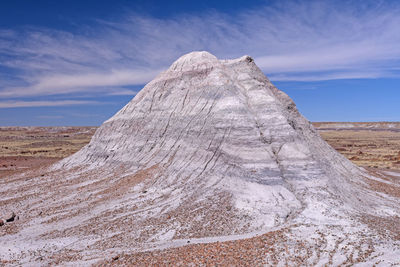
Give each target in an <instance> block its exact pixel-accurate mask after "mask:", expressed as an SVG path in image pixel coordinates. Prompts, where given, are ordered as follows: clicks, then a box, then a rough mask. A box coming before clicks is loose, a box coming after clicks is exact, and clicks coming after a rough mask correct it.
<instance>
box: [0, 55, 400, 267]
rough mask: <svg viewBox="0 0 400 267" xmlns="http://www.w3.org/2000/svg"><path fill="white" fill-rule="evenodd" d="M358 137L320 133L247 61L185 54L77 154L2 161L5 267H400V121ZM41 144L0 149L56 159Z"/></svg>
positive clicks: (368, 127)
mask: <svg viewBox="0 0 400 267" xmlns="http://www.w3.org/2000/svg"><path fill="white" fill-rule="evenodd" d="M360 125H361V124H359V123H355V124H353V125H350V124H341V123H336V124H335V123H333V124H332V123H319V124H316V127H317V128H319V132H318V131H317V130H316V129H315V128H314V127H313V126H312V124H311V123H310V122H308V121H307V120H306V119H305V118H304V117H303V116H302V115H301V114H300V113H299V112H298V111H297V108H296V106H295V104H294V103H293V101H292V100H291V99H290V98H289V97H288V96H287V95H286V94H284V93H283V92H282V91H280V90H278V89H277V88H275V87H274V86H273V84H272V83H271V82H270V81H269V80H268V78H267V77H265V75H264V74H263V73H262V72H261V71H260V70H259V68H258V67H257V66H256V64H255V63H254V61H253V59H252V58H250V57H248V56H243V57H241V58H238V59H233V60H219V59H217V58H216V57H215V56H213V55H211V54H209V53H207V52H193V53H190V54H187V55H184V56H182V57H181V58H179V59H178V60H177V61H175V62H174V63H173V64H172V65H171V67H170V68H169V69H168V70H166V71H164V72H162V73H161V74H159V75H158V76H157V77H156V78H155V79H154V80H153V81H151V82H150V83H149V84H147V85H146V86H145V87H144V88H143V89H142V90H141V91H140V92H139V93H138V94H137V95H136V96H135V97H134V98H133V99H132V100H131V101H130V102H129V103H128V104H127V105H126V106H125V107H124V108H122V109H121V110H120V111H119V112H118V113H117V114H115V115H114V116H113V117H112V118H110V119H109V120H107V121H106V122H104V124H103V125H101V126H100V127H99V128H98V129H97V130H96V131H95V133H94V135H93V137H92V138H91V140H90V142H89V143H88V144H87V145H85V146H83V145H84V143H85V142H84V141H83V139H85V138H88V136H90V131H91V130H90V129H86V130H84V131H82V130H78V131H77V133H78V134H77V135H76V136H77V137H76V138H78V139H79V138H82V139H81V140H80V141H76V142H75V141H73V140H75V139H71V140H69V141H68V142H69V143H71V144H68V145H67V147H68V146H69V149H71V148H72V147H74V148H73V149H75V150H78V149H79V147H81V146H83V147H82V148H81V149H80V150H78V151H77V152H76V153H75V154H72V155H70V156H68V157H66V158H63V159H62V160H60V161H57V162H56V163H54V164H50V163H52V162H50V161H48V162H47V165H46V164H44V166H39V167H37V168H34V167H33V165H34V164H33V163H32V168H28V169H27V170H25V171H23V168H21V167H29V166H27V165H26V166H23V165H16V163H11V162H12V161H10V160H8V161H7V162H5V163H4V164H2V165H4V166H3V168H4V170H3V172H6V174H5V175H2V178H1V180H0V196H1V197H0V206H1V211H2V213H3V214H4V215H1V216H3V217H4V219H6V221H7V222H5V223H4V225H2V226H1V228H0V255H1V261H2V264H4V265H66V264H72V265H91V264H94V265H101V266H107V265H111V266H112V265H116V266H119V265H128V264H129V265H137V266H151V265H152V266H171V265H172V266H179V265H180V266H187V265H190V264H192V265H210V266H213V265H234V266H235V265H236V266H259V265H263V264H264V265H268V266H326V265H328V266H353V265H359V266H372V265H376V266H398V265H400V258H399V255H400V229H399V215H400V208H399V207H400V199H399V197H400V194H399V188H400V180H399V179H400V175H399V172H398V171H397V168H398V163H397V161H398V158H397V153H398V151H396V149H397V147H398V140H399V139H398V131H397V130H396V129H397V127H398V125H397V124H393V125H389V124H385V125H384V126H383V124H382V125H379V126H377V127H375V125H374V124H362V126H360ZM363 127H364V128H365V129H361V128H363ZM385 127H386V128H385ZM383 128H385V130H382V129H383ZM349 129H350V130H349ZM2 130H4V131H8V130H9V129H4V128H3V129H2ZM26 131H30V130H29V129H26ZM37 131H39V132H40V131H41V129H37ZM44 131H46V130H44ZM71 131H72V132H73V131H74V130H71ZM352 132H353V133H354V134H353V135H352V134H351V133H352ZM388 132H390V133H391V134H387V133H388ZM320 133H321V135H322V136H324V137H325V139H326V140H328V141H329V142H330V143H331V144H332V145H333V146H334V147H335V148H336V149H337V150H339V151H340V152H341V153H343V154H344V155H345V156H347V157H349V158H352V160H353V161H354V162H356V163H357V164H359V166H365V168H363V167H359V166H357V165H355V164H353V163H352V162H351V161H349V160H348V159H347V158H346V157H344V156H343V155H342V154H340V153H338V152H337V151H336V150H334V149H333V148H332V147H331V146H329V145H328V144H327V143H326V142H325V141H324V140H323V139H322V138H321V136H320ZM333 133H336V136H335V135H334V134H333ZM371 133H373V134H374V135H373V136H372V137H370V134H371ZM5 135H6V136H8V135H7V134H5ZM15 135H17V136H18V133H15ZM56 135H57V136H58V137H57V138H61V139H62V138H70V135H69V134H65V135H64V134H63V135H62V136H61V135H60V134H56ZM66 136H68V137H66ZM79 136H80V137H79ZM74 138H75V137H74ZM16 139H18V138H16ZM86 140H87V139H86ZM63 141H67V140H63ZM40 142H41V141H39V144H40ZM376 142H379V144H376V146H375V147H374V146H371V144H375V143H376ZM34 143H35V142H32V140H31V141H29V144H27V143H25V145H22V146H21V145H18V144H16V145H14V146H12V145H11V144H10V143H8V144H7V145H5V146H6V147H7V148H4V149H3V148H2V149H3V150H2V151H4V150H9V148H8V147H12V149H13V150H14V152H15V153H22V151H25V150H26V151H30V152H29V153H31V154H32V157H31V159H32V160H33V158H34V157H35V156H39V155H40V153H44V154H46V153H48V154H47V156H43V157H45V158H51V157H52V156H54V155H55V153H53V152H52V151H53V149H51V148H46V149H42V148H41V149H38V150H35V149H33V148H32V147H34V146H35V145H34ZM55 144H56V143H54V145H55ZM58 144H59V147H57V148H56V149H58V150H57V151H64V152H65V153H66V154H68V153H71V152H72V150H69V149H67V150H68V151H69V152H66V151H65V147H64V150H63V148H62V147H63V146H64V145H65V144H66V143H58ZM72 144H73V145H72ZM21 148H23V149H25V150H21ZM56 149H54V150H56ZM17 151H19V152H17ZM35 151H36V154H34V152H35ZM39 151H40V152H39ZM45 151H47V152H45ZM49 151H50V152H49ZM360 152H361V153H360ZM364 153H365V154H364ZM373 153H377V154H376V155H374V154H373ZM23 154H27V153H23ZM66 154H65V155H66ZM7 156H8V157H9V156H11V155H7ZM356 157H358V158H356ZM385 159H387V160H385ZM24 160H25V158H24ZM55 160H56V159H55V158H54V161H55ZM16 161H19V160H16ZM26 161H30V159H28V158H26ZM11 165H14V166H11ZM39 165H40V164H39ZM375 166H376V167H375ZM7 172H8V173H7Z"/></svg>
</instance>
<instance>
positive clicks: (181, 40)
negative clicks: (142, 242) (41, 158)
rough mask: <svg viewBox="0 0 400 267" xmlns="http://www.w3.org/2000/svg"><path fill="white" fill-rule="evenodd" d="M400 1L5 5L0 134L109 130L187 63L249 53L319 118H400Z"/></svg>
mask: <svg viewBox="0 0 400 267" xmlns="http://www.w3.org/2000/svg"><path fill="white" fill-rule="evenodd" d="M398 14H400V2H398V1H232V0H231V1H207V0H206V1H183V0H181V1H152V0H146V1H126V0H115V1H101V0H97V1H95V0H86V1H66V0H58V1H44V0H36V1H29V0H24V1H23V0H13V1H11V0H9V1H1V2H0V125H44V126H45V125H100V124H101V123H102V122H103V121H104V120H106V119H107V118H109V117H110V116H112V115H113V114H114V113H115V112H117V111H118V110H119V109H120V108H122V107H123V106H124V105H125V104H126V103H127V102H128V101H129V100H130V99H131V98H132V97H133V96H134V95H135V94H136V92H138V91H139V90H140V89H141V88H142V87H143V86H144V84H146V83H147V82H148V81H150V80H151V79H152V78H153V77H155V76H156V75H157V73H159V72H160V71H162V70H164V69H166V68H167V67H168V66H169V65H170V64H171V63H172V62H173V61H174V60H176V59H177V58H178V57H179V56H181V55H183V54H185V53H188V52H190V51H194V50H206V51H209V52H211V53H213V54H214V55H216V56H217V57H218V58H236V57H240V56H242V55H245V54H248V55H250V56H252V57H253V58H254V59H255V62H256V63H257V65H258V66H259V67H260V68H261V69H262V70H263V72H264V73H265V74H266V75H267V76H268V77H269V78H270V80H271V81H272V82H273V83H274V84H275V85H276V86H277V87H278V88H279V89H281V90H283V91H285V92H286V93H287V94H289V96H291V97H292V98H293V100H294V101H295V102H296V104H297V106H298V108H299V109H300V111H301V112H302V113H303V114H304V115H305V116H306V117H307V118H308V119H309V120H312V121H400V108H399V106H400V105H399V103H400V91H399V88H400V45H399V44H400V26H399V25H400V16H399V15H398Z"/></svg>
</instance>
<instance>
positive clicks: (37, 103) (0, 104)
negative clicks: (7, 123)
mask: <svg viewBox="0 0 400 267" xmlns="http://www.w3.org/2000/svg"><path fill="white" fill-rule="evenodd" d="M94 104H101V103H100V102H97V101H79V100H58V101H2V102H0V108H21V107H58V106H71V105H94Z"/></svg>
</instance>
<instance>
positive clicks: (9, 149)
mask: <svg viewBox="0 0 400 267" xmlns="http://www.w3.org/2000/svg"><path fill="white" fill-rule="evenodd" d="M314 126H315V127H316V128H317V129H318V130H319V132H320V134H321V136H322V137H323V138H324V139H325V140H326V141H327V142H328V143H329V144H330V145H331V146H333V147H334V148H335V149H336V150H337V151H339V152H340V153H342V154H343V155H345V156H346V157H347V158H349V159H350V160H351V161H352V162H354V163H355V164H357V165H359V166H362V167H365V168H366V169H368V170H369V171H370V172H374V173H375V175H379V173H382V171H388V170H390V171H393V173H398V171H399V170H400V123H325V122H324V123H314ZM95 130H96V127H0V178H2V177H6V176H7V175H10V174H15V173H18V172H23V171H26V170H28V169H33V168H38V167H41V166H43V165H49V164H51V163H54V162H56V161H57V160H59V159H61V158H64V157H66V156H68V155H71V154H73V153H74V152H76V151H78V150H79V149H80V148H81V147H83V146H84V145H85V144H87V143H88V142H89V141H90V138H91V136H92V135H93V134H94V132H95ZM387 177H389V176H387ZM390 177H392V176H390ZM392 178H393V179H397V176H393V177H392ZM396 181H397V180H396ZM382 185H383V184H382V183H378V182H375V184H371V186H372V187H374V189H376V190H377V191H379V192H384V193H387V194H389V195H394V196H398V195H400V192H398V191H396V192H393V190H392V189H394V188H392V187H390V188H389V187H388V186H382ZM368 218H369V219H368V220H370V217H368ZM366 220H367V219H366ZM377 222H379V223H377ZM366 223H367V224H368V225H371V227H372V226H375V227H377V228H385V229H388V230H390V232H391V233H392V234H393V235H395V237H394V238H395V239H398V235H399V234H400V229H399V227H398V225H397V223H396V222H392V221H384V220H375V221H374V222H368V221H366ZM282 231H284V230H279V231H276V232H271V233H267V234H263V235H260V236H257V237H254V238H250V239H243V240H240V241H237V242H233V241H225V242H216V243H209V244H193V245H187V246H183V247H177V248H169V249H165V250H155V251H148V252H141V253H136V254H130V255H124V254H120V255H110V258H109V259H106V260H105V261H104V262H102V263H100V265H116V266H117V265H121V264H133V265H135V264H138V263H139V262H140V263H141V264H142V265H143V264H144V265H153V266H156V265H158V266H164V265H168V264H171V263H172V264H178V265H179V264H181V265H185V264H186V263H189V262H190V263H198V264H203V265H207V264H222V265H226V264H228V265H241V266H246V265H247V264H249V263H250V262H251V263H252V264H254V263H255V262H258V263H259V264H262V263H265V261H266V260H268V262H270V263H273V262H275V259H274V258H268V257H271V255H278V254H279V253H281V252H282V253H283V252H284V251H285V250H287V249H288V247H287V246H286V245H285V244H286V243H287V242H286V241H287V240H286V241H285V240H284V237H283V235H282ZM276 239H279V240H280V242H281V241H282V240H284V241H285V242H286V243H285V242H282V247H281V250H282V251H274V253H267V254H268V255H267V254H266V252H268V250H267V249H264V248H265V247H268V244H269V243H270V242H274V240H276ZM321 240H322V239H321ZM291 242H292V243H293V242H295V243H294V245H293V244H292V245H291V246H294V248H295V249H297V250H299V251H301V253H299V255H303V254H304V255H308V254H310V253H313V251H314V250H315V248H312V247H304V246H303V245H302V243H301V240H294V241H293V240H292V241H291ZM296 242H298V243H296ZM255 246H256V247H257V249H254V247H255ZM365 253H367V254H368V253H370V252H368V250H367V251H366V252H365ZM367 254H366V255H358V256H357V257H355V258H354V261H353V262H358V261H359V260H360V261H361V260H362V257H364V256H368V255H367ZM332 257H333V254H332ZM358 257H361V258H360V259H358ZM292 262H297V263H298V264H301V262H302V258H301V256H299V258H296V259H293V261H292ZM349 264H351V263H350V262H349ZM139 265H140V264H139Z"/></svg>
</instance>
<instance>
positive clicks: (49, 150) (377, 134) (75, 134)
mask: <svg viewBox="0 0 400 267" xmlns="http://www.w3.org/2000/svg"><path fill="white" fill-rule="evenodd" d="M313 125H314V127H316V128H317V129H318V130H319V132H320V135H321V136H322V138H323V139H325V141H327V142H328V143H329V144H330V145H331V146H332V147H333V148H335V149H336V150H337V151H338V152H340V153H341V154H343V155H344V156H346V157H347V158H348V159H350V160H351V161H352V162H353V163H355V164H357V165H359V166H361V167H371V168H381V169H393V170H400V123H384V122H379V123H335V122H315V123H313ZM96 129H97V127H0V177H2V176H4V175H7V174H10V173H16V172H22V171H24V170H26V169H28V168H34V167H38V166H42V165H44V164H46V165H47V164H51V163H53V162H56V161H58V160H59V159H61V158H64V157H66V156H69V155H71V154H73V153H75V152H76V151H78V150H79V149H81V147H83V146H84V145H86V144H87V143H89V141H90V138H91V137H92V135H93V134H94V132H95V131H96Z"/></svg>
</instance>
